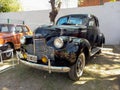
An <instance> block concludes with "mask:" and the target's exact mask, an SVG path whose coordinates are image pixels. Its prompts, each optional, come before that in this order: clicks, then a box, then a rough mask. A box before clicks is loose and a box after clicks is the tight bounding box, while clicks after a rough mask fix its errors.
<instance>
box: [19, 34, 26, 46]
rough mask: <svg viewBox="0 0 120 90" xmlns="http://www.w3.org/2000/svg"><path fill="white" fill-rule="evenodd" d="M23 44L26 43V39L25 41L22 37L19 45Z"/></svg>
mask: <svg viewBox="0 0 120 90" xmlns="http://www.w3.org/2000/svg"><path fill="white" fill-rule="evenodd" d="M25 42H26V39H25V37H24V36H22V37H21V38H20V43H21V44H25Z"/></svg>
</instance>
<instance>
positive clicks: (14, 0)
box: [0, 0, 21, 12]
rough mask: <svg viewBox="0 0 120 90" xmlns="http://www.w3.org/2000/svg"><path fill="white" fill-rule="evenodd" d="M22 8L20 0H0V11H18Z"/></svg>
mask: <svg viewBox="0 0 120 90" xmlns="http://www.w3.org/2000/svg"><path fill="white" fill-rule="evenodd" d="M20 9H21V6H20V3H19V1H18V0H0V12H16V11H19V10H20Z"/></svg>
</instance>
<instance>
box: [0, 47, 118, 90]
mask: <svg viewBox="0 0 120 90" xmlns="http://www.w3.org/2000/svg"><path fill="white" fill-rule="evenodd" d="M0 90H120V46H107V47H105V48H104V49H103V51H102V53H101V54H100V55H95V56H94V57H92V58H91V59H90V61H89V62H88V64H87V65H86V67H85V70H84V74H83V76H82V77H81V78H80V80H78V81H72V80H70V79H69V77H68V74H67V73H51V74H49V73H48V72H46V71H41V70H38V69H34V68H31V67H28V66H25V65H23V64H17V65H16V66H15V68H13V69H10V70H7V71H5V72H3V73H0Z"/></svg>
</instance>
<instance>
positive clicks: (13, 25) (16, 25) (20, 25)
mask: <svg viewBox="0 0 120 90" xmlns="http://www.w3.org/2000/svg"><path fill="white" fill-rule="evenodd" d="M0 25H10V26H26V25H23V24H8V23H0Z"/></svg>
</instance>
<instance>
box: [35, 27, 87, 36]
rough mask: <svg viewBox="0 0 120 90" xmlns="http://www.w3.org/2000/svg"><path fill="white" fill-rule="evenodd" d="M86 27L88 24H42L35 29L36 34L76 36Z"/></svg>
mask: <svg viewBox="0 0 120 90" xmlns="http://www.w3.org/2000/svg"><path fill="white" fill-rule="evenodd" d="M83 29H86V26H84V25H79V26H75V25H74V26H72V25H70V26H68V25H59V26H57V25H55V26H50V25H49V26H48V25H46V26H42V27H39V28H37V29H36V30H35V32H34V34H35V35H38V36H39V35H42V36H43V37H53V36H61V35H62V36H75V35H77V34H78V33H80V31H81V30H83Z"/></svg>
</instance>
